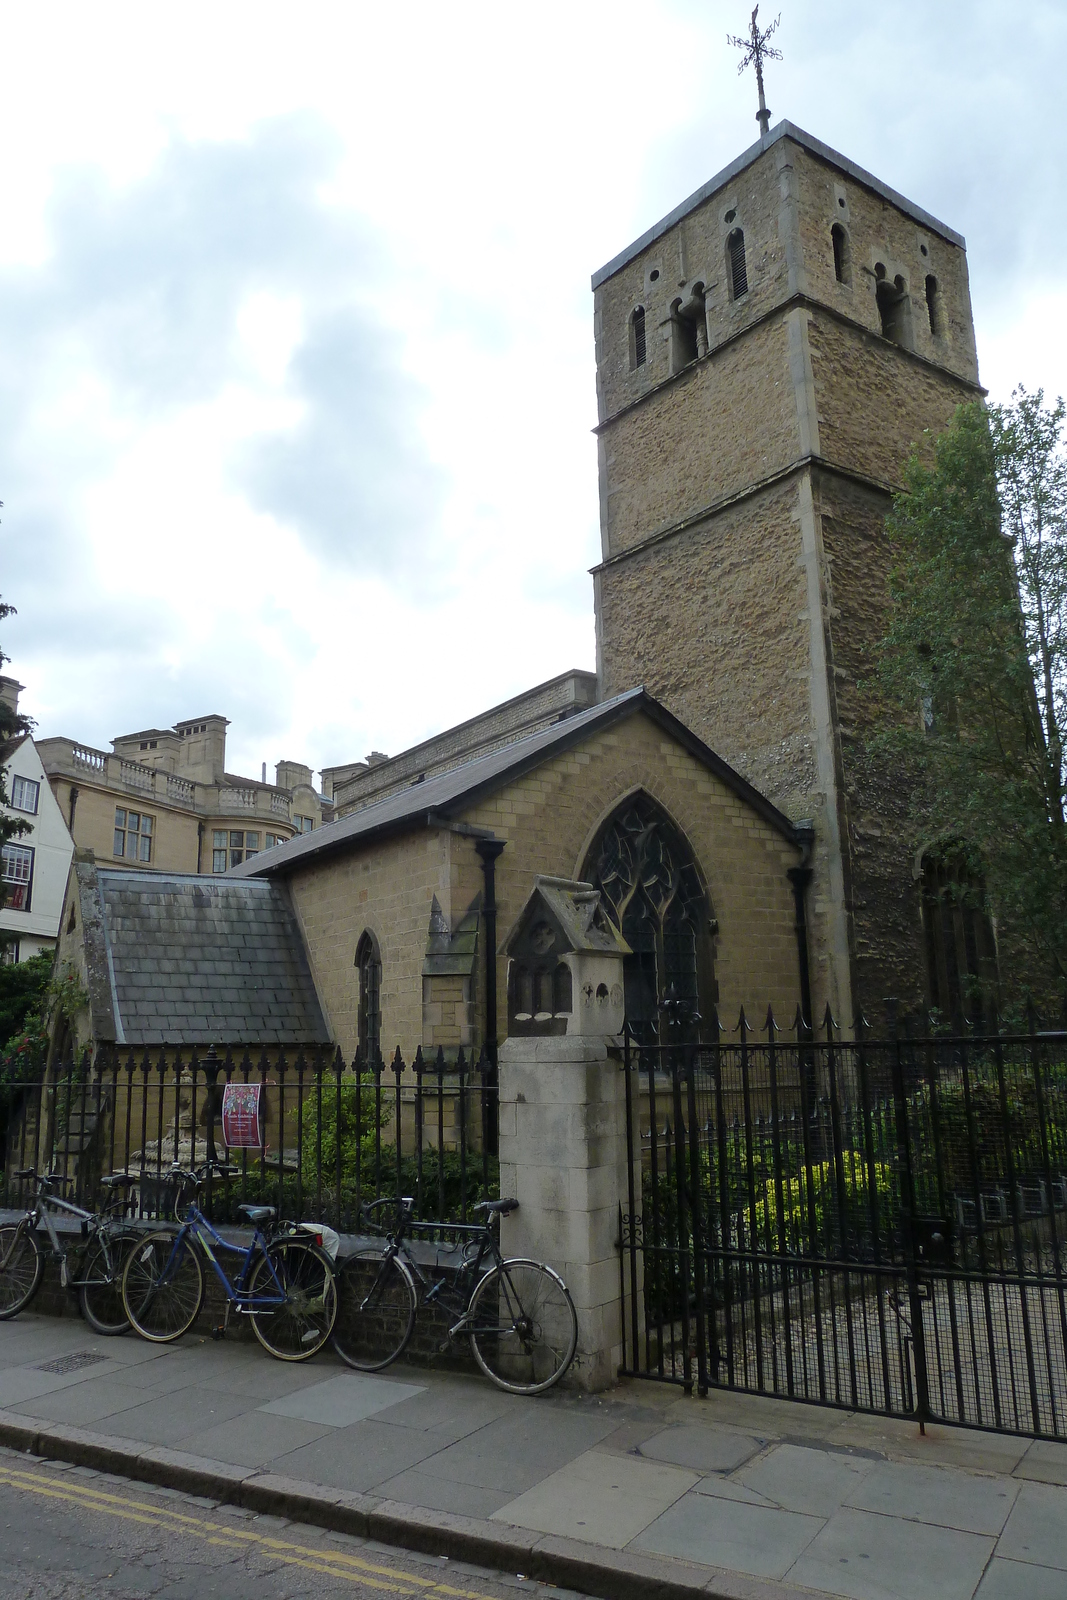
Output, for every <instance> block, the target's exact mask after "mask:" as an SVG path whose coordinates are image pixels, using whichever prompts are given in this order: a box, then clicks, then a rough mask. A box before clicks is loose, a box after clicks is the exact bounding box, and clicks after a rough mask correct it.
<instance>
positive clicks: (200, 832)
mask: <svg viewBox="0 0 1067 1600" xmlns="http://www.w3.org/2000/svg"><path fill="white" fill-rule="evenodd" d="M203 848H204V824H203V823H202V822H198V823H197V825H196V870H197V872H199V871H200V857H201V853H202V851H203Z"/></svg>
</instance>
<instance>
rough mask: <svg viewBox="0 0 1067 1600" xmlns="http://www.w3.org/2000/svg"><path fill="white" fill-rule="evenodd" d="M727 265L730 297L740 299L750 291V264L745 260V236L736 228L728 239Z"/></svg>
mask: <svg viewBox="0 0 1067 1600" xmlns="http://www.w3.org/2000/svg"><path fill="white" fill-rule="evenodd" d="M726 265H727V267H728V269H729V274H730V298H731V300H740V298H741V296H742V295H743V294H747V293H748V265H747V263H746V261H745V236H744V234H743V233H742V231H741V229H740V228H735V229H734V231H733V233H731V235H730V237H729V238H728V239H727V241H726Z"/></svg>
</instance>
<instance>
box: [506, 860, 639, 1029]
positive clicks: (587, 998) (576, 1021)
mask: <svg viewBox="0 0 1067 1600" xmlns="http://www.w3.org/2000/svg"><path fill="white" fill-rule="evenodd" d="M500 950H501V954H502V955H505V956H507V958H508V1034H509V1036H512V1037H514V1036H516V1035H517V1036H519V1037H522V1036H530V1035H542V1036H543V1035H552V1034H556V1035H562V1034H578V1035H585V1036H589V1037H597V1036H603V1035H605V1034H618V1033H621V1032H622V1027H623V1021H624V1016H625V1000H624V992H623V960H624V958H625V957H626V956H628V955H629V954H630V947H629V945H628V944H627V943H626V941H625V939H624V938H623V936H622V934H621V933H620V932H619V930H618V928H617V927H616V926H615V924H614V922H612V920H611V917H610V916H609V915H608V912H607V910H606V909H605V906H604V904H603V902H602V900H601V897H600V891H599V890H598V889H594V888H593V886H592V884H591V883H576V882H574V881H573V880H572V879H570V878H544V877H539V878H535V879H534V886H533V889H532V890H531V893H530V897H529V899H528V900H527V902H526V904H525V905H524V906H523V908H522V911H521V912H520V914H519V916H518V919H517V920H516V922H515V924H514V926H513V927H512V929H511V932H510V933H509V934H508V935H507V938H506V939H505V940H504V942H503V944H502V945H501V947H500Z"/></svg>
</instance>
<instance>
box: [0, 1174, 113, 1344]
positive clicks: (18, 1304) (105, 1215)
mask: <svg viewBox="0 0 1067 1600" xmlns="http://www.w3.org/2000/svg"><path fill="white" fill-rule="evenodd" d="M15 1177H16V1178H32V1179H33V1180H34V1181H35V1182H36V1184H37V1193H36V1195H35V1197H34V1202H33V1205H32V1206H31V1207H30V1209H29V1210H28V1211H27V1213H26V1215H25V1216H24V1217H20V1218H19V1220H18V1222H16V1223H14V1224H13V1225H11V1224H9V1225H8V1226H6V1227H2V1228H0V1322H6V1321H7V1320H8V1318H10V1317H17V1316H18V1314H19V1312H20V1311H24V1310H25V1309H26V1307H27V1306H28V1305H29V1303H30V1301H31V1300H32V1299H33V1297H34V1295H35V1294H36V1293H37V1290H38V1289H39V1288H40V1286H41V1278H42V1277H43V1275H44V1263H45V1259H46V1256H48V1255H50V1256H51V1258H52V1259H53V1260H55V1261H58V1262H59V1276H60V1282H61V1283H62V1285H63V1287H64V1288H65V1289H67V1288H70V1289H76V1290H77V1292H78V1301H79V1304H80V1306H81V1311H82V1316H83V1317H84V1318H85V1320H86V1322H87V1323H88V1324H89V1326H90V1327H91V1328H94V1329H95V1330H96V1332H97V1333H104V1334H117V1333H125V1332H126V1329H127V1328H128V1327H129V1325H130V1319H129V1317H127V1315H126V1309H125V1307H124V1305H123V1303H122V1272H123V1268H124V1267H125V1265H126V1257H127V1255H128V1254H129V1251H130V1247H131V1246H132V1244H133V1243H134V1241H135V1240H136V1239H137V1238H138V1237H139V1234H138V1232H137V1230H136V1229H134V1228H132V1227H131V1226H130V1224H129V1223H128V1222H127V1220H126V1213H127V1211H128V1210H129V1190H130V1186H131V1185H132V1184H133V1183H135V1182H136V1179H134V1178H131V1177H129V1176H128V1174H127V1173H125V1172H116V1173H112V1174H111V1176H110V1177H107V1178H101V1180H100V1182H101V1184H102V1186H103V1187H104V1188H105V1189H109V1190H110V1191H111V1199H110V1201H109V1203H108V1204H107V1205H106V1206H105V1208H104V1210H103V1211H101V1212H94V1211H86V1210H85V1209H84V1207H82V1206H77V1205H75V1204H74V1202H73V1201H71V1200H65V1199H64V1198H63V1196H62V1195H60V1194H57V1193H56V1190H57V1189H58V1188H59V1187H60V1186H61V1185H62V1184H64V1183H67V1182H69V1181H70V1180H69V1179H67V1178H64V1177H63V1176H62V1175H61V1174H60V1173H58V1172H49V1173H48V1174H45V1173H41V1174H40V1175H38V1173H37V1172H36V1171H35V1169H34V1168H33V1167H24V1168H23V1170H22V1171H21V1172H16V1173H15ZM54 1211H60V1212H63V1213H64V1214H65V1215H66V1216H69V1217H76V1218H77V1219H78V1221H79V1222H80V1223H81V1238H80V1239H79V1240H78V1241H77V1243H73V1244H72V1243H67V1242H65V1241H64V1242H63V1243H61V1242H60V1238H59V1234H58V1232H57V1230H56V1225H55V1222H54V1221H53V1217H52V1213H53V1212H54ZM42 1225H43V1227H44V1230H45V1233H46V1234H47V1236H48V1244H49V1246H50V1249H49V1250H47V1251H46V1248H45V1247H44V1245H42V1243H41V1240H40V1237H39V1230H40V1228H41V1227H42Z"/></svg>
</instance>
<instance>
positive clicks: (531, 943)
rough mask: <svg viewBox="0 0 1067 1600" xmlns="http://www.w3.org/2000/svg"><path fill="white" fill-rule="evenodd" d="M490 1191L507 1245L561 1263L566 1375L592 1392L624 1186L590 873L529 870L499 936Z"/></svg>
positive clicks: (615, 1349) (617, 1071)
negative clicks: (568, 1304)
mask: <svg viewBox="0 0 1067 1600" xmlns="http://www.w3.org/2000/svg"><path fill="white" fill-rule="evenodd" d="M503 948H504V951H505V953H506V954H507V955H508V957H509V973H508V1034H509V1036H508V1038H507V1040H506V1042H505V1043H504V1044H503V1046H502V1047H501V1050H500V1193H501V1195H504V1196H514V1198H515V1199H516V1200H518V1202H519V1209H518V1211H516V1212H513V1213H512V1214H511V1215H510V1216H508V1217H504V1218H503V1219H502V1226H501V1243H502V1246H503V1250H504V1254H505V1255H508V1256H532V1257H533V1258H534V1259H535V1260H539V1261H545V1262H547V1263H548V1264H549V1266H552V1267H554V1268H555V1269H556V1271H557V1272H559V1273H560V1275H561V1277H562V1278H563V1279H564V1281H565V1283H566V1284H567V1287H568V1289H569V1290H570V1292H571V1297H572V1299H573V1300H574V1305H575V1309H576V1311H577V1313H578V1352H577V1355H576V1357H575V1361H574V1366H573V1368H572V1369H571V1372H570V1373H569V1374H568V1378H567V1380H566V1381H568V1382H570V1383H571V1384H576V1385H577V1386H579V1387H581V1388H583V1389H589V1390H593V1389H603V1388H606V1387H607V1386H608V1385H609V1384H611V1383H613V1382H614V1381H615V1376H616V1373H617V1371H618V1367H619V1363H620V1359H621V1353H622V1329H621V1307H620V1297H619V1253H618V1244H617V1241H618V1234H619V1204H620V1201H621V1202H623V1203H624V1204H625V1201H626V1197H627V1174H626V1163H627V1143H626V1093H625V1083H624V1079H623V1072H622V1067H621V1062H620V1059H619V1051H618V1048H617V1038H618V1035H619V1034H620V1033H621V1030H622V1026H623V958H624V956H625V955H626V954H627V953H628V947H627V946H626V945H625V943H624V942H623V940H622V936H621V935H620V934H619V932H618V930H617V929H616V928H615V927H614V925H613V924H612V923H611V922H610V920H609V919H608V918H607V916H606V914H605V913H604V911H603V908H602V906H601V904H600V896H599V894H598V893H597V891H596V890H595V889H593V888H592V887H591V886H590V885H589V884H581V883H571V882H569V881H566V880H561V879H558V878H538V879H536V880H535V884H534V890H533V893H532V894H531V896H530V898H529V900H528V901H527V903H526V906H525V907H524V909H523V912H522V914H521V916H520V917H519V919H518V921H517V922H516V924H515V927H514V928H513V929H512V931H511V933H509V935H508V937H507V938H506V939H505V941H504V946H503Z"/></svg>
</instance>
